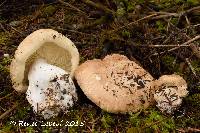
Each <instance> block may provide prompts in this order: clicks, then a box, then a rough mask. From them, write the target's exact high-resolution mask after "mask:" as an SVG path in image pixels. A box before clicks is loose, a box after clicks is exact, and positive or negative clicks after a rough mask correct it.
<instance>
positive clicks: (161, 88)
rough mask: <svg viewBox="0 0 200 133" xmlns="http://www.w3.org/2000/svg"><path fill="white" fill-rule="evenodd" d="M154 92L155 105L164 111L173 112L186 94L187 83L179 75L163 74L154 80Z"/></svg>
mask: <svg viewBox="0 0 200 133" xmlns="http://www.w3.org/2000/svg"><path fill="white" fill-rule="evenodd" d="M154 85H155V87H156V88H157V90H156V91H155V93H154V99H155V101H156V103H157V104H156V106H157V107H158V108H159V109H160V110H161V111H162V112H164V113H168V114H171V113H173V112H174V111H175V110H176V109H177V108H178V107H179V106H180V105H181V103H182V99H183V97H185V96H187V94H188V91H187V83H186V81H185V80H184V79H183V78H182V77H181V76H179V75H175V74H172V75H163V76H161V77H160V78H159V79H158V80H156V81H155V84H154Z"/></svg>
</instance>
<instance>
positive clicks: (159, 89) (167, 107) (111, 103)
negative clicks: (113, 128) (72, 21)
mask: <svg viewBox="0 0 200 133" xmlns="http://www.w3.org/2000/svg"><path fill="white" fill-rule="evenodd" d="M75 78H76V80H77V82H78V84H79V86H80V87H81V89H82V90H83V92H84V93H85V95H86V96H87V97H88V98H89V99H90V100H91V101H92V102H94V103H95V104H96V105H97V106H99V107H100V108H102V109H103V110H105V111H108V112H113V113H127V112H137V111H138V110H140V109H146V108H147V107H149V105H153V104H155V103H157V107H158V108H159V109H160V110H161V111H163V112H167V113H172V112H173V111H174V110H176V109H177V108H178V106H180V104H181V102H182V98H183V97H185V96H186V95H187V93H188V91H187V90H186V88H187V83H186V82H185V80H184V79H183V78H182V77H180V76H178V75H175V74H173V75H164V76H162V77H160V78H159V79H158V80H154V78H153V77H152V76H151V75H150V74H149V73H148V72H147V71H146V70H144V69H143V68H142V67H141V66H140V65H138V64H137V63H136V62H135V61H130V60H129V59H128V58H127V57H125V56H123V55H119V54H113V55H108V56H106V57H105V58H104V59H103V60H100V59H94V60H89V61H86V62H85V63H83V64H81V65H80V66H79V67H78V68H77V70H76V71H75Z"/></svg>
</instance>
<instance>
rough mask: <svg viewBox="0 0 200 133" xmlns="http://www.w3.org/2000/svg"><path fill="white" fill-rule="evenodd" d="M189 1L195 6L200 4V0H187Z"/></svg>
mask: <svg viewBox="0 0 200 133" xmlns="http://www.w3.org/2000/svg"><path fill="white" fill-rule="evenodd" d="M187 2H188V3H189V4H191V5H193V6H196V5H198V4H200V2H199V0H187Z"/></svg>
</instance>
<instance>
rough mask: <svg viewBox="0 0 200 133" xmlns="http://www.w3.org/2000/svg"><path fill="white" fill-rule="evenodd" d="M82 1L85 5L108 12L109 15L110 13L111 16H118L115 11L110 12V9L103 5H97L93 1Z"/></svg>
mask: <svg viewBox="0 0 200 133" xmlns="http://www.w3.org/2000/svg"><path fill="white" fill-rule="evenodd" d="M82 1H83V2H84V3H86V4H88V5H90V6H93V7H96V8H98V9H101V10H103V11H105V12H107V13H110V14H112V15H114V16H115V14H116V13H115V12H114V11H113V10H110V9H109V8H107V7H105V6H103V5H101V4H97V3H95V2H93V1H91V0H82Z"/></svg>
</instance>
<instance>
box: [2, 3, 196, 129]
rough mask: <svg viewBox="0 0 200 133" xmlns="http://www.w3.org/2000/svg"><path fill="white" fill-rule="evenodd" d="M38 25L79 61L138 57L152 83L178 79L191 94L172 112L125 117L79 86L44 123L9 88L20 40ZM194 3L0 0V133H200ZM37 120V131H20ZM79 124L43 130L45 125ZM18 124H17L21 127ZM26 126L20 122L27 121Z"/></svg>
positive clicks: (22, 96)
mask: <svg viewBox="0 0 200 133" xmlns="http://www.w3.org/2000/svg"><path fill="white" fill-rule="evenodd" d="M41 28H51V29H54V30H57V31H58V32H60V33H62V34H63V35H65V36H67V37H68V38H69V39H71V40H72V41H73V42H74V43H75V45H76V46H77V48H78V49H79V53H80V58H81V63H82V62H84V61H86V60H88V59H94V58H101V59H102V58H103V57H105V55H107V54H111V53H120V54H123V55H126V56H127V57H128V58H129V59H130V60H133V59H134V58H135V59H137V60H138V61H139V62H140V64H141V65H142V66H143V68H144V69H146V70H147V71H148V72H149V73H150V74H151V75H152V76H153V77H154V78H156V79H157V78H159V77H160V76H161V75H164V74H173V73H176V74H179V75H181V76H182V77H183V78H184V79H185V80H186V81H187V83H188V91H189V95H188V96H187V97H186V98H184V100H183V103H182V106H181V107H180V108H179V110H177V111H176V112H175V113H174V114H172V115H167V114H162V113H161V112H160V111H159V110H158V109H157V108H156V107H154V106H152V107H150V108H148V109H147V110H141V111H140V112H138V113H135V114H134V113H130V114H126V115H122V114H111V113H107V112H105V111H103V110H101V109H100V108H99V107H97V106H96V105H95V104H93V103H92V102H91V101H89V100H88V99H87V98H86V97H85V96H84V95H83V93H82V92H81V90H80V88H79V87H78V86H77V88H78V89H79V91H80V93H79V97H80V98H79V101H78V104H77V105H76V106H75V107H74V108H72V109H71V110H70V112H69V113H68V114H63V113H61V114H59V116H58V117H56V118H53V119H50V120H48V121H47V120H43V119H42V118H41V117H39V116H37V115H35V114H34V112H33V111H32V108H31V106H30V105H29V103H28V101H27V100H26V98H25V94H20V93H17V92H16V91H14V89H13V88H12V84H11V80H10V73H9V65H10V62H11V59H12V58H13V56H14V52H15V50H16V49H17V47H18V45H19V44H20V42H21V41H22V40H23V39H24V38H25V37H26V36H28V35H29V34H30V33H32V32H33V31H35V30H37V29H41ZM199 39H200V2H199V0H151V1H148V0H101V1H100V0H79V1H76V0H69V1H65V2H64V0H63V1H62V0H57V1H56V0H43V1H42V2H41V1H40V0H32V1H31V2H30V1H29V0H21V1H20V2H17V1H15V0H2V1H1V2H0V133H2V132H6V133H7V132H20V133H23V132H30V133H31V132H33V133H34V132H46V133H47V132H53V133H54V132H55V133H56V132H128V133H133V132H158V133H159V132H199V131H200V112H199V110H200V45H199V44H200V40H199ZM22 121H23V122H24V123H25V122H27V123H33V122H37V125H38V126H25V125H24V126H22V125H21V124H22ZM61 121H62V122H64V123H67V122H69V123H71V124H73V121H74V122H78V123H82V125H79V126H47V125H46V126H43V124H44V123H47V122H57V123H59V122H61ZM20 123H21V124H20ZM24 123H23V124H24Z"/></svg>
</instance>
